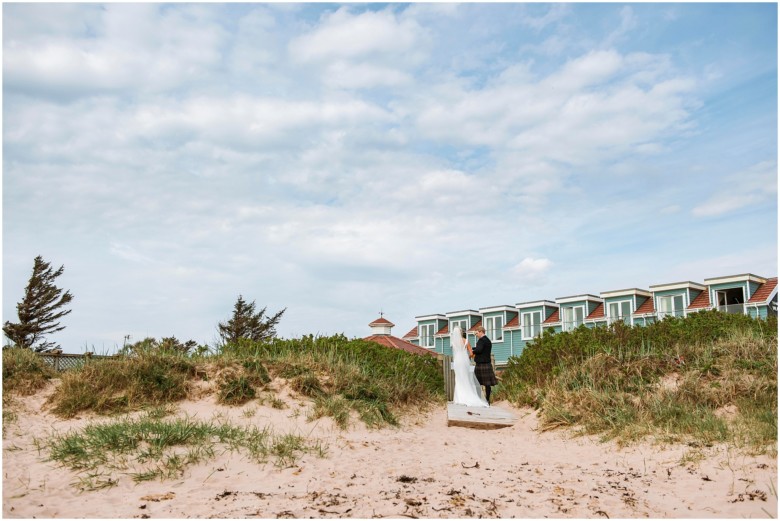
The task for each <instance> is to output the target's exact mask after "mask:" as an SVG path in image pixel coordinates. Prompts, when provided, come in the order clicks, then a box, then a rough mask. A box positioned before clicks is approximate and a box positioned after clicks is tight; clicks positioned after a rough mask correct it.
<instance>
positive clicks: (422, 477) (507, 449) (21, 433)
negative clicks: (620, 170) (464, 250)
mask: <svg viewBox="0 0 780 521" xmlns="http://www.w3.org/2000/svg"><path fill="white" fill-rule="evenodd" d="M54 385H56V384H50V385H49V387H47V388H46V389H45V390H43V391H41V392H39V393H38V394H36V395H34V396H32V397H28V398H24V399H20V400H19V402H20V405H18V406H17V408H16V410H17V415H18V417H17V419H16V421H14V422H13V423H11V424H10V425H7V427H6V433H5V436H4V439H3V517H6V518H184V517H194V518H212V517H216V518H244V517H260V518H311V517H314V518H336V517H339V518H343V517H347V518H385V517H390V518H478V517H481V518H512V517H517V518H543V517H554V518H643V517H651V518H767V517H776V516H777V495H776V488H775V487H776V486H777V460H776V459H775V458H770V457H767V456H749V455H746V454H744V453H740V452H739V451H737V450H736V449H734V448H728V447H725V446H712V447H692V446H689V445H675V446H669V445H652V444H650V443H642V444H638V445H633V446H630V447H627V448H619V447H618V446H617V445H615V444H614V443H611V442H610V443H600V442H599V441H598V439H597V438H594V437H572V436H571V432H569V431H566V430H558V431H552V432H540V431H539V430H538V425H537V418H536V413H535V412H534V411H533V410H531V409H516V408H513V407H511V406H510V405H509V404H507V403H505V402H500V403H498V404H496V405H497V406H499V407H502V408H504V409H507V410H510V411H512V412H513V413H514V414H515V415H517V417H518V418H519V420H518V422H517V423H516V424H515V425H514V426H512V427H508V428H503V429H497V430H478V429H471V428H466V427H448V426H447V413H446V409H445V408H444V407H443V406H442V407H441V408H437V409H434V410H430V411H427V412H422V413H420V414H418V415H417V416H416V417H413V418H405V419H404V420H403V423H402V426H401V427H399V428H384V429H368V428H366V427H365V426H363V425H362V424H361V423H359V422H357V421H353V422H352V425H351V426H350V428H349V429H348V430H346V431H344V430H341V429H339V428H338V427H336V426H335V424H334V423H333V422H332V421H331V420H330V419H329V418H325V419H320V420H316V421H313V422H308V421H307V420H306V416H307V414H306V413H307V411H308V410H309V408H310V407H311V404H310V402H308V401H307V400H305V399H303V398H301V397H297V396H294V395H291V394H290V393H289V392H287V391H286V390H285V389H284V388H279V389H277V390H278V391H279V393H280V394H279V396H280V397H281V398H282V399H284V401H285V403H286V404H287V406H286V407H285V408H284V409H276V408H272V407H270V406H265V405H260V404H259V403H258V402H257V401H253V402H250V403H248V404H246V405H244V406H242V407H223V406H218V405H217V404H216V399H215V397H214V396H213V395H211V394H208V395H204V396H202V397H200V398H198V399H197V400H190V401H185V402H181V403H179V404H178V407H177V412H176V413H175V414H176V415H185V414H186V415H189V416H190V417H194V418H198V419H201V420H209V419H211V418H220V419H222V420H228V421H230V422H231V423H234V424H236V425H257V426H259V427H262V426H266V425H269V426H272V428H273V430H274V432H276V433H279V434H284V433H295V434H300V435H303V436H305V437H306V438H307V439H310V440H314V439H317V440H320V441H321V443H322V444H323V445H325V446H326V447H327V455H326V456H325V457H324V458H321V457H319V456H318V455H315V454H305V455H303V456H302V457H301V458H300V459H299V460H298V461H297V462H296V463H295V465H293V466H289V467H287V468H280V467H277V466H275V465H273V464H272V463H267V464H258V463H256V462H254V461H252V460H251V459H250V458H249V457H247V456H246V455H244V454H242V453H240V452H231V451H220V452H218V453H217V454H216V455H215V457H214V458H213V459H211V460H209V461H207V462H203V463H199V464H196V465H193V466H190V467H187V468H186V470H185V472H184V475H183V476H181V477H180V478H177V479H169V480H165V481H159V480H156V481H151V482H142V483H139V484H136V483H134V482H133V480H132V479H131V478H130V477H129V476H127V475H122V473H121V471H117V473H116V475H117V476H118V479H117V484H116V486H113V487H110V488H104V489H100V490H91V491H82V490H79V488H78V481H79V480H78V475H77V474H76V473H74V472H73V471H71V470H70V469H67V468H63V467H61V466H59V465H58V464H57V463H56V462H52V461H46V460H47V458H48V451H47V450H46V448H42V450H40V451H39V450H38V448H37V447H36V443H35V439H36V438H37V439H39V440H41V441H45V440H46V439H47V437H48V436H49V435H50V434H51V433H53V432H58V433H61V434H62V433H66V432H68V431H70V430H72V429H80V428H83V427H84V426H85V425H87V424H89V423H91V422H104V421H109V420H110V419H109V418H105V417H99V416H94V415H91V414H84V415H82V416H80V417H79V418H75V419H71V420H61V419H59V418H57V417H56V416H54V415H53V414H51V413H49V412H47V411H46V409H45V406H44V402H45V399H46V396H47V395H48V394H50V393H51V392H52V389H53V386H54ZM278 387H279V386H278ZM43 445H44V444H43V443H42V444H41V446H43Z"/></svg>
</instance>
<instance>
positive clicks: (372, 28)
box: [290, 7, 421, 62]
mask: <svg viewBox="0 0 780 521" xmlns="http://www.w3.org/2000/svg"><path fill="white" fill-rule="evenodd" d="M420 37H421V28H420V26H419V25H418V24H417V22H416V21H415V20H413V19H408V18H406V19H399V18H398V17H396V15H395V14H394V13H392V12H391V11H389V10H385V11H379V12H372V11H366V12H363V13H360V14H352V13H351V12H350V9H349V8H348V7H342V8H340V9H339V10H338V11H336V12H334V13H332V14H328V15H326V16H325V17H324V19H323V20H322V23H321V25H320V26H319V27H317V28H316V29H315V30H314V31H312V32H310V33H309V34H306V35H303V36H300V37H298V38H296V39H295V40H293V41H292V42H291V43H290V54H291V56H292V57H293V59H295V60H298V61H301V62H310V61H319V60H330V59H342V58H357V57H365V56H367V55H372V54H380V55H381V54H388V53H389V54H394V55H398V54H401V53H405V52H408V51H411V50H414V49H415V47H416V46H417V45H418V43H419V41H420Z"/></svg>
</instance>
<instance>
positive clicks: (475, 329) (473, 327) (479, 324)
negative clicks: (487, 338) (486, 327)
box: [467, 320, 482, 333]
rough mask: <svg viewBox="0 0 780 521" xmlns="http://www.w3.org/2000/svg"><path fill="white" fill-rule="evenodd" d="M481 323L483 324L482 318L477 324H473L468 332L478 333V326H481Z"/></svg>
mask: <svg viewBox="0 0 780 521" xmlns="http://www.w3.org/2000/svg"><path fill="white" fill-rule="evenodd" d="M481 325H482V321H481V320H480V321H479V322H477V323H476V324H474V325H473V326H471V329H469V330H468V331H467V332H468V333H476V331H477V328H478V327H479V326H481Z"/></svg>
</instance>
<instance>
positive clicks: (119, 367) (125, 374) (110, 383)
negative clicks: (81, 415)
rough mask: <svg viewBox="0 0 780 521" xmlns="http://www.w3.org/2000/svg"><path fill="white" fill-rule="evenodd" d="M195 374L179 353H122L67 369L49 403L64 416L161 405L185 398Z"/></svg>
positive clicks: (113, 411)
mask: <svg viewBox="0 0 780 521" xmlns="http://www.w3.org/2000/svg"><path fill="white" fill-rule="evenodd" d="M194 376H195V364H194V363H193V362H191V361H190V360H188V359H187V358H185V357H183V356H180V355H174V354H166V353H161V352H146V353H143V354H140V355H138V356H130V357H127V356H122V357H117V358H114V359H111V360H104V361H101V362H100V363H95V364H86V365H84V366H83V367H81V368H80V369H76V370H72V371H67V372H66V373H64V374H63V375H62V383H61V384H60V386H59V387H58V388H57V390H56V391H55V393H54V394H53V395H52V396H51V397H50V399H49V403H51V404H53V411H54V412H55V413H56V414H58V415H60V416H64V417H72V416H74V415H76V414H77V413H78V412H80V411H86V410H91V411H94V412H97V413H101V414H112V413H118V412H126V411H129V410H135V409H140V408H142V407H145V406H150V405H164V404H166V403H169V402H175V401H178V400H182V399H184V398H185V397H186V396H187V392H188V389H189V381H190V380H191V379H192V378H193V377H194Z"/></svg>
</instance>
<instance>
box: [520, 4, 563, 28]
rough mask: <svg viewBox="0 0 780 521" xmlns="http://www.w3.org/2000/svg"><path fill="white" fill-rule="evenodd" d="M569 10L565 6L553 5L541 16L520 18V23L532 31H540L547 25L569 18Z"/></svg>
mask: <svg viewBox="0 0 780 521" xmlns="http://www.w3.org/2000/svg"><path fill="white" fill-rule="evenodd" d="M569 14H570V9H569V6H567V5H566V4H553V5H552V6H551V7H550V9H549V10H548V11H547V12H546V13H545V14H543V15H542V16H530V15H526V16H524V17H523V18H522V23H523V24H524V25H527V26H529V27H532V28H533V29H535V30H537V31H540V30H542V29H544V28H546V27H547V26H548V25H551V24H555V23H558V22H560V21H561V20H563V19H564V18H566V17H567V16H569Z"/></svg>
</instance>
